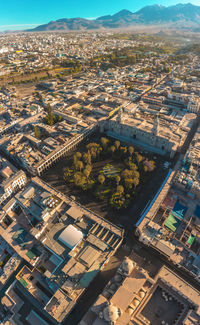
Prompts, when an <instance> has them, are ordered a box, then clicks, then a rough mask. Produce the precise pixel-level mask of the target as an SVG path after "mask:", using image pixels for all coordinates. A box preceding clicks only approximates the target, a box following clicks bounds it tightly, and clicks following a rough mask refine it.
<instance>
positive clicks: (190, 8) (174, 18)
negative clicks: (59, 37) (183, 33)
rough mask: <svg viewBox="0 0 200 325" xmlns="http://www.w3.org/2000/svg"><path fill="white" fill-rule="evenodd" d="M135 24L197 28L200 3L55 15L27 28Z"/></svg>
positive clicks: (110, 26) (121, 26)
mask: <svg viewBox="0 0 200 325" xmlns="http://www.w3.org/2000/svg"><path fill="white" fill-rule="evenodd" d="M138 25H143V26H144V25H147V26H148V25H157V26H162V25H165V26H168V27H169V28H173V27H175V28H180V29H182V28H184V29H185V28H189V29H196V30H199V28H200V6H195V5H192V4H190V3H188V4H177V5H174V6H169V7H164V6H161V5H153V6H146V7H144V8H142V9H140V10H139V11H137V12H135V13H132V12H131V11H129V10H125V9H124V10H121V11H120V12H118V13H116V14H114V15H107V16H102V17H99V18H97V19H93V20H89V19H84V18H63V19H58V20H56V21H50V22H49V23H48V24H44V25H40V26H38V27H36V28H34V29H29V30H27V31H29V32H37V31H38V32H39V31H59V30H60V31H61V30H68V31H70V30H95V29H97V30H98V29H110V28H130V27H134V26H138Z"/></svg>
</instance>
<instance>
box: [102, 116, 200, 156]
mask: <svg viewBox="0 0 200 325" xmlns="http://www.w3.org/2000/svg"><path fill="white" fill-rule="evenodd" d="M195 119H196V115H195V114H193V113H187V114H183V116H182V118H181V119H179V120H178V119H176V118H173V116H170V117H166V116H164V115H162V116H161V117H159V116H158V115H157V116H154V117H153V116H149V115H147V114H145V113H141V112H140V113H139V112H138V113H135V114H134V115H132V116H130V114H129V115H128V114H125V113H122V111H121V110H120V111H119V113H118V116H114V117H113V118H111V119H109V120H105V119H104V120H103V119H102V120H101V121H100V131H101V132H107V134H108V135H109V136H112V137H114V138H117V139H119V140H121V141H125V142H129V143H133V144H136V145H138V146H141V147H143V148H145V149H146V150H148V151H154V152H157V153H159V154H168V155H170V157H171V158H173V157H174V155H175V153H176V152H177V151H180V149H181V148H182V146H183V144H184V142H185V140H186V138H187V134H188V132H189V131H190V129H191V127H192V125H193V123H194V121H195Z"/></svg>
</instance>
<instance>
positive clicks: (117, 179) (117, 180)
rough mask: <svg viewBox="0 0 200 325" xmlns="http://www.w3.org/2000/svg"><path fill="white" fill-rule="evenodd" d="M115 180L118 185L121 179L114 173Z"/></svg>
mask: <svg viewBox="0 0 200 325" xmlns="http://www.w3.org/2000/svg"><path fill="white" fill-rule="evenodd" d="M115 180H116V183H117V185H119V182H120V180H121V177H120V176H119V175H116V176H115Z"/></svg>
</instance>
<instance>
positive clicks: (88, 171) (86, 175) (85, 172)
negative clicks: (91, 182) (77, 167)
mask: <svg viewBox="0 0 200 325" xmlns="http://www.w3.org/2000/svg"><path fill="white" fill-rule="evenodd" d="M83 174H84V175H85V177H86V178H87V179H88V178H89V176H90V174H91V171H90V170H89V169H87V168H85V169H84V170H83Z"/></svg>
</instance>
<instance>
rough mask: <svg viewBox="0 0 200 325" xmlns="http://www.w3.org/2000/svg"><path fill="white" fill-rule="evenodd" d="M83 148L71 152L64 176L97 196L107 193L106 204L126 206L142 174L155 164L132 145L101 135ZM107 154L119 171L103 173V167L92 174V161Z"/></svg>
mask: <svg viewBox="0 0 200 325" xmlns="http://www.w3.org/2000/svg"><path fill="white" fill-rule="evenodd" d="M86 148H87V151H86V152H84V153H80V152H76V153H75V154H74V156H73V164H72V168H66V170H65V172H64V179H65V181H66V182H71V183H74V185H75V186H77V187H80V188H81V189H83V190H90V189H93V194H95V195H96V196H97V197H98V198H99V199H104V198H105V194H106V195H109V197H107V198H108V201H109V204H110V205H112V206H113V207H115V208H121V207H126V206H127V205H128V204H129V202H130V200H131V198H132V197H133V196H134V194H135V191H136V188H137V186H138V185H139V184H140V182H141V181H143V180H142V178H143V176H144V174H145V173H147V172H151V171H153V170H154V169H155V167H156V165H155V162H154V161H150V160H148V159H146V158H145V157H143V156H142V155H141V154H139V153H138V152H135V151H134V148H133V147H132V146H129V147H126V146H121V143H120V141H118V140H116V141H115V142H113V141H110V140H109V139H107V138H105V137H102V138H101V142H100V143H95V142H91V143H89V144H87V146H86ZM111 157H112V159H113V161H116V162H120V165H121V164H122V166H124V167H123V168H122V170H121V169H120V170H119V172H116V173H114V175H113V176H112V174H111V175H109V174H108V175H107V174H106V173H105V172H104V169H103V170H100V171H99V172H96V173H94V170H95V168H93V163H95V162H97V161H102V160H104V159H107V158H111Z"/></svg>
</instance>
